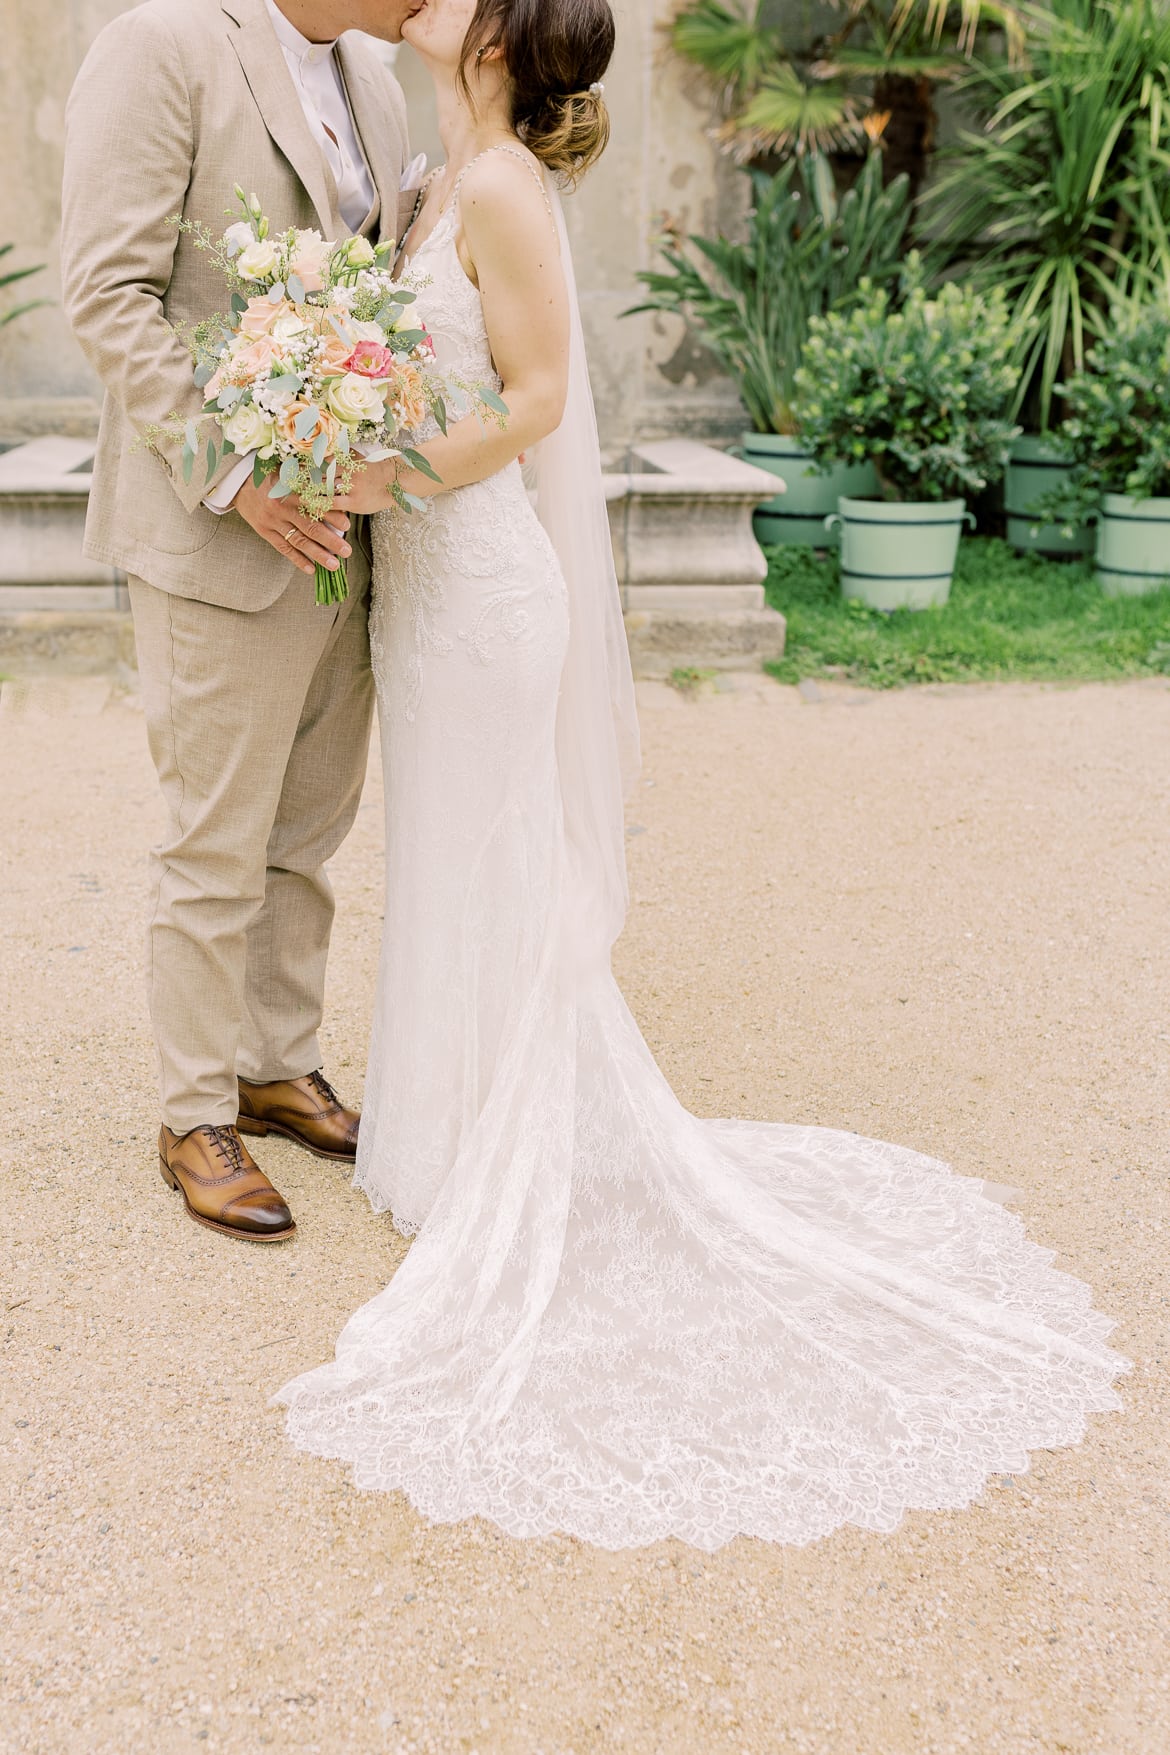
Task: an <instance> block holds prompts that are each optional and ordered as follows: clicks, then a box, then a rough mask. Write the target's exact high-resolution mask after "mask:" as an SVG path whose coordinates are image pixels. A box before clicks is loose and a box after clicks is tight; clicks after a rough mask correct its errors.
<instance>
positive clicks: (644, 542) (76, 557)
mask: <svg viewBox="0 0 1170 1755" xmlns="http://www.w3.org/2000/svg"><path fill="white" fill-rule="evenodd" d="M92 464H93V442H92V440H86V439H70V438H43V439H34V440H31V441H30V442H29V443H28V444H25V445H19V446H17V447H15V448H14V449H13V450H10V451H7V452H5V453H2V454H0V669H4V668H7V669H9V670H16V669H30V668H37V669H40V668H51V667H53V666H61V667H63V668H70V669H79V670H83V669H89V670H94V671H102V670H120V669H122V668H124V667H126V666H128V665H132V664H133V651H134V648H133V639H132V637H131V632H130V627H129V618H128V615H127V613H126V612H127V610H128V608H129V604H128V599H127V593H126V586H125V582H124V581H123V580H122V579H121V578H120V576H119V575H118V574H117V573H115V571H114V570H113V569H112V568H110V567H105V566H102V565H100V564H99V563H97V562H94V561H89V560H87V559H86V558H85V556H84V555H83V554H82V535H83V532H84V528H85V511H86V505H87V500H88V495H89V488H90V481H91V471H92ZM776 487H777V483H776V478H775V477H774V476H771V475H768V474H766V473H765V472H764V471H763V470H759V469H755V468H753V467H752V466H751V465H750V464H747V463H741V462H740V461H738V460H737V459H736V458H734V457H729V456H727V454H726V453H725V452H723V451H718V450H716V449H714V448H713V447H712V446H710V445H703V444H700V443H698V442H697V441H695V440H691V439H664V440H661V441H658V442H655V443H647V444H642V445H637V446H635V447H634V448H633V449H632V450H631V451H630V453H629V456H628V458H627V468H626V469H624V470H621V471H618V472H616V473H612V474H609V475H607V476H606V478H605V492H606V502H607V506H608V511H609V521H610V531H611V535H612V538H613V549H614V559H615V562H616V566H617V574H618V580H619V583H620V586H621V592H622V608H623V610H624V612H625V621H626V631H627V635H628V637H629V642H630V652H631V656H632V658H633V663H634V669H635V671H636V672H637V674H638V675H639V676H669V675H670V674H671V672H672V671H674V670H678V669H685V670H743V669H745V668H747V667H748V666H751V665H753V664H760V663H763V662H764V661H765V660H767V659H772V658H778V657H780V655H781V654H782V652H783V650H784V618H783V616H780V615H778V614H777V613H776V611H775V610H772V609H768V608H767V607H766V606H765V603H764V588H763V579H764V574H765V572H766V563H765V561H764V555H763V552H762V550H761V549H760V546H759V544H758V543H757V542H756V540H755V537H754V536H753V534H752V513H753V511H754V510H755V508H756V506H757V505H758V504H759V503H760V502H761V501H762V500H765V499H770V498H771V497H772V496H773V495H774V494H775V493H776Z"/></svg>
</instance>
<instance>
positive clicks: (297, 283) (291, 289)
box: [288, 274, 306, 305]
mask: <svg viewBox="0 0 1170 1755" xmlns="http://www.w3.org/2000/svg"><path fill="white" fill-rule="evenodd" d="M288 296H289V298H290V299H291V300H292V302H293V304H294V305H303V304H304V302H305V297H306V294H305V283H304V281H303V280H302V279H301V277H300V275H299V274H290V275H289V277H288Z"/></svg>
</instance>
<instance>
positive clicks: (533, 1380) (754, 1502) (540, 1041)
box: [281, 218, 1126, 1549]
mask: <svg viewBox="0 0 1170 1755" xmlns="http://www.w3.org/2000/svg"><path fill="white" fill-rule="evenodd" d="M420 254H424V255H425V257H426V262H427V269H428V273H429V274H430V277H431V280H430V285H429V288H428V289H427V290H426V292H425V294H424V295H423V297H422V298H421V299H420V305H421V308H422V312H423V315H424V317H425V318H426V321H427V323H428V325H429V327H430V328H431V330H432V333H433V334H434V335H435V339H436V343H437V345H438V347H439V349H440V357H441V358H442V359H443V360H444V362H445V363H447V364H449V365H450V366H451V368H452V369H453V370H455V371H457V372H460V373H462V374H463V375H464V376H465V377H466V378H467V379H469V380H475V379H483V378H486V377H490V375H491V372H492V365H491V356H490V350H489V348H488V346H487V337H486V331H485V329H484V325H483V317H482V310H481V307H480V304H479V298H478V294H477V293H476V291H475V288H474V287H473V286H471V283H470V282H469V281H468V280H467V278H466V276H465V275H463V273H462V270H461V268H460V266H459V262H458V257H457V255H456V252H455V248H454V219H453V218H449V219H448V220H447V221H446V222H445V223H444V222H441V223H440V226H439V228H438V229H437V230H436V232H435V233H434V234H433V235H432V238H431V239H430V240H428V243H427V246H426V247H425V250H424V252H420ZM375 542H376V549H377V555H376V562H377V564H376V569H375V582H376V592H375V601H374V606H373V612H372V619H371V646H372V650H373V655H374V665H375V674H376V677H377V681H378V696H379V714H380V723H381V733H382V743H383V767H384V774H385V784H386V811H387V837H388V839H387V889H386V919H385V936H384V941H383V947H382V963H381V970H380V976H379V982H378V992H377V1002H376V1015H375V1020H374V1029H373V1034H372V1040H371V1050H370V1070H369V1079H368V1081H367V1090H366V1107H365V1112H364V1115H363V1120H362V1129H361V1142H360V1148H359V1157H358V1173H357V1182H358V1185H359V1186H360V1187H362V1188H363V1189H365V1191H366V1192H367V1194H368V1195H369V1197H370V1199H371V1201H372V1202H373V1204H374V1205H375V1207H377V1208H379V1209H382V1210H388V1211H390V1212H391V1213H392V1214H393V1216H394V1220H395V1223H396V1224H397V1225H398V1226H399V1228H400V1229H401V1230H403V1231H405V1232H410V1233H417V1235H416V1236H415V1239H414V1242H413V1244H412V1246H411V1249H410V1251H409V1253H408V1255H407V1257H406V1260H405V1261H404V1263H403V1264H402V1266H401V1267H400V1268H399V1269H398V1271H397V1273H396V1274H395V1276H394V1279H393V1281H392V1282H391V1284H390V1285H389V1286H388V1287H387V1289H386V1290H385V1291H384V1292H382V1293H381V1294H380V1295H379V1296H378V1297H376V1298H374V1299H373V1300H372V1301H371V1302H370V1303H368V1304H367V1305H366V1306H365V1307H364V1308H363V1309H361V1310H359V1311H358V1312H357V1314H356V1315H355V1316H354V1317H353V1318H352V1320H351V1321H350V1322H349V1324H348V1325H347V1327H346V1329H345V1331H344V1333H343V1334H342V1336H341V1338H340V1340H339V1342H338V1347H337V1356H336V1359H335V1360H334V1362H333V1363H331V1364H327V1365H324V1366H322V1367H320V1368H319V1369H318V1370H315V1371H311V1372H309V1373H308V1374H307V1375H305V1376H303V1377H301V1378H298V1379H297V1380H296V1381H295V1382H294V1383H291V1384H289V1385H287V1386H286V1388H285V1389H284V1390H283V1391H282V1392H281V1397H282V1399H283V1400H284V1401H286V1402H287V1403H288V1407H289V1413H288V1431H289V1434H290V1437H291V1438H292V1440H293V1442H294V1443H296V1444H298V1445H300V1446H301V1447H302V1448H304V1449H306V1450H309V1451H314V1452H316V1453H318V1454H319V1455H322V1456H331V1457H337V1458H340V1459H342V1460H344V1461H345V1462H347V1463H348V1464H350V1465H351V1467H352V1469H353V1472H354V1479H355V1481H356V1482H357V1484H358V1486H359V1487H364V1488H376V1489H390V1488H398V1489H401V1490H402V1491H403V1492H405V1493H406V1494H407V1495H408V1496H409V1497H410V1499H411V1500H412V1502H413V1503H414V1504H415V1505H416V1506H417V1507H418V1509H419V1510H420V1511H422V1512H423V1513H425V1514H426V1515H427V1516H429V1517H431V1518H434V1519H436V1520H440V1521H451V1520H455V1519H460V1518H465V1517H471V1516H476V1515H479V1516H484V1517H488V1518H491V1519H493V1520H494V1521H495V1522H496V1523H497V1524H499V1525H500V1526H501V1527H502V1528H503V1529H504V1530H506V1531H508V1532H509V1533H511V1534H512V1535H515V1536H537V1535H545V1534H549V1533H551V1532H553V1531H561V1532H565V1533H567V1534H570V1535H574V1536H578V1537H580V1538H581V1539H583V1540H585V1541H589V1542H592V1543H596V1544H597V1545H599V1546H602V1547H607V1548H620V1547H626V1546H632V1545H636V1544H641V1543H645V1542H651V1541H655V1540H657V1539H659V1538H660V1537H664V1536H677V1537H681V1538H682V1539H683V1540H684V1541H687V1542H689V1543H691V1544H693V1545H694V1546H695V1547H697V1548H707V1549H712V1548H716V1547H718V1546H720V1545H721V1544H722V1543H724V1542H727V1541H729V1540H730V1539H731V1538H732V1537H733V1536H735V1535H737V1534H741V1533H742V1534H746V1535H754V1536H760V1537H765V1538H767V1539H769V1540H773V1541H782V1542H792V1543H801V1542H807V1541H810V1540H812V1539H813V1538H815V1537H818V1536H822V1535H824V1534H826V1533H827V1532H828V1531H830V1530H832V1529H834V1528H836V1527H838V1526H839V1525H841V1524H845V1523H853V1524H858V1525H861V1526H862V1527H863V1528H866V1529H874V1530H889V1529H892V1528H893V1527H894V1525H895V1524H896V1523H897V1522H898V1519H899V1518H900V1517H901V1515H902V1514H903V1513H904V1512H905V1511H906V1510H908V1509H910V1508H912V1507H919V1508H935V1509H942V1508H945V1507H958V1506H963V1505H966V1504H968V1503H969V1502H970V1501H971V1500H972V1499H973V1498H975V1496H976V1495H977V1494H978V1493H979V1492H980V1491H981V1489H982V1488H983V1486H984V1485H985V1483H986V1481H987V1479H988V1477H989V1476H990V1475H992V1474H995V1473H997V1472H1000V1471H1004V1472H1011V1473H1017V1472H1020V1471H1022V1470H1023V1469H1025V1468H1026V1467H1027V1460H1028V1452H1029V1450H1031V1449H1034V1448H1037V1447H1045V1448H1047V1447H1051V1446H1056V1445H1062V1444H1070V1443H1075V1442H1076V1441H1077V1440H1079V1439H1080V1438H1081V1436H1082V1434H1083V1432H1084V1427H1085V1420H1086V1416H1087V1415H1088V1414H1089V1413H1092V1412H1094V1411H1098V1410H1106V1409H1112V1408H1117V1407H1119V1406H1120V1402H1119V1400H1118V1397H1117V1395H1116V1393H1115V1391H1114V1389H1113V1387H1112V1383H1113V1379H1114V1378H1115V1376H1116V1375H1117V1374H1118V1373H1119V1372H1120V1371H1122V1370H1124V1369H1125V1368H1126V1366H1125V1361H1124V1360H1122V1359H1121V1358H1119V1357H1118V1356H1117V1355H1116V1354H1115V1353H1113V1352H1111V1351H1110V1349H1109V1348H1108V1346H1107V1344H1106V1338H1107V1336H1108V1334H1109V1331H1110V1329H1111V1326H1112V1325H1111V1323H1110V1322H1109V1321H1108V1320H1107V1319H1106V1318H1105V1317H1103V1316H1101V1315H1099V1314H1097V1313H1096V1312H1095V1311H1093V1309H1092V1308H1091V1306H1090V1301H1089V1297H1090V1295H1089V1290H1088V1288H1087V1287H1086V1286H1084V1285H1082V1284H1080V1283H1079V1282H1078V1281H1076V1280H1073V1279H1071V1278H1069V1277H1068V1276H1067V1275H1066V1274H1063V1273H1060V1272H1057V1271H1056V1270H1055V1269H1054V1268H1053V1266H1052V1265H1051V1264H1052V1257H1051V1254H1050V1252H1049V1251H1047V1250H1044V1249H1041V1248H1038V1247H1037V1246H1036V1245H1035V1244H1033V1243H1030V1242H1029V1241H1028V1239H1027V1238H1026V1237H1025V1235H1024V1228H1023V1225H1022V1223H1021V1222H1020V1220H1019V1219H1018V1218H1017V1217H1015V1216H1014V1215H1013V1214H1011V1213H1009V1212H1007V1211H1005V1210H1004V1207H1003V1206H1002V1205H1001V1204H998V1203H997V1201H995V1200H994V1199H991V1198H988V1195H989V1192H990V1191H989V1190H988V1189H986V1188H985V1186H984V1185H983V1184H981V1183H978V1182H974V1181H971V1180H967V1179H965V1178H962V1177H958V1176H955V1175H953V1174H952V1173H951V1172H950V1171H949V1170H948V1169H946V1168H945V1167H944V1166H943V1165H941V1164H938V1163H935V1162H933V1161H932V1160H930V1159H928V1158H924V1157H922V1156H920V1155H918V1154H916V1153H914V1152H911V1151H906V1150H902V1149H899V1148H898V1147H895V1146H890V1145H882V1144H879V1143H877V1142H875V1141H872V1140H866V1139H861V1138H859V1137H856V1136H854V1135H851V1134H845V1133H834V1132H829V1131H825V1130H820V1129H815V1128H803V1127H790V1126H779V1125H765V1124H761V1123H752V1122H744V1121H700V1120H697V1119H696V1118H695V1117H693V1116H691V1115H689V1114H688V1113H687V1112H686V1111H685V1110H684V1109H683V1108H682V1106H681V1105H680V1104H679V1103H678V1101H677V1100H676V1098H675V1097H674V1095H673V1093H672V1092H671V1090H670V1089H669V1087H668V1085H667V1084H666V1082H665V1080H664V1079H663V1077H662V1074H661V1073H660V1071H659V1069H658V1067H657V1066H656V1065H655V1063H654V1060H653V1058H652V1056H651V1055H650V1053H649V1050H648V1049H647V1047H646V1044H645V1043H644V1041H643V1040H642V1037H641V1035H640V1034H639V1032H638V1029H637V1026H636V1024H635V1023H634V1020H633V1018H632V1017H631V1016H630V1013H629V1011H628V1010H627V1008H626V1006H625V1004H624V1002H623V1000H622V998H621V995H620V993H619V992H618V989H617V987H616V985H615V983H614V981H613V978H612V976H611V975H610V973H609V968H608V963H607V962H606V963H605V964H604V965H603V966H599V965H598V963H597V959H596V953H595V952H590V951H589V950H588V949H587V948H586V947H587V946H588V945H590V944H592V943H593V942H595V935H591V934H590V933H589V932H587V931H584V930H583V929H582V919H581V909H580V897H579V892H578V891H575V890H574V869H575V868H574V865H573V860H572V859H571V857H570V851H569V847H568V845H567V841H566V828H565V821H564V813H563V810H562V796H561V786H560V778H559V769H558V762H557V754H556V727H557V705H558V691H559V690H560V688H561V684H562V672H563V666H564V660H565V652H566V646H567V639H568V614H567V602H566V589H565V580H564V577H563V576H562V573H561V571H560V569H559V567H558V563H557V557H556V555H555V554H554V553H553V550H552V548H551V545H550V543H549V541H548V538H547V537H546V535H545V532H544V529H543V528H542V526H541V525H540V524H539V523H538V521H537V519H536V517H535V516H534V514H533V512H532V509H531V507H530V506H529V504H528V500H527V498H526V495H525V493H524V488H523V484H522V482H521V479H520V474H519V471H518V469H517V468H516V467H515V466H513V467H512V468H510V469H508V470H505V471H503V472H502V473H501V474H500V475H498V476H495V477H493V478H492V479H491V480H489V481H486V482H481V483H479V484H477V485H476V486H475V487H473V488H468V489H463V490H460V491H459V492H456V493H448V494H443V495H441V496H439V498H437V499H435V500H433V501H432V502H430V504H429V506H428V509H427V510H426V512H424V513H420V514H417V515H415V516H413V517H411V518H402V517H397V516H391V517H388V518H385V519H380V520H378V523H377V527H376V532H375Z"/></svg>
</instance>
